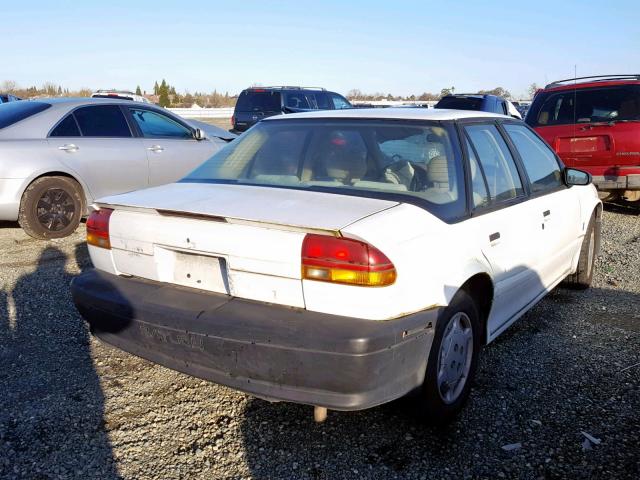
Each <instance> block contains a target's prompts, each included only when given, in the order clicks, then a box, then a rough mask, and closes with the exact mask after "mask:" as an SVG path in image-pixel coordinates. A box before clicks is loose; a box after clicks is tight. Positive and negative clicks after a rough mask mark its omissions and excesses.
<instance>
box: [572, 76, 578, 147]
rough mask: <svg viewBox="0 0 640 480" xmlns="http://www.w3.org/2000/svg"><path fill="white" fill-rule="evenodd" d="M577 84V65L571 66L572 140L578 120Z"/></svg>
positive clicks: (574, 136)
mask: <svg viewBox="0 0 640 480" xmlns="http://www.w3.org/2000/svg"><path fill="white" fill-rule="evenodd" d="M577 82H578V65H577V64H575V63H574V64H573V122H572V123H573V138H576V122H577V121H578V119H577V118H576V113H577V101H578V90H577V88H576V83H577Z"/></svg>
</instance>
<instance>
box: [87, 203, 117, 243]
mask: <svg viewBox="0 0 640 480" xmlns="http://www.w3.org/2000/svg"><path fill="white" fill-rule="evenodd" d="M112 213H113V210H112V209H110V208H101V209H100V210H94V211H93V212H92V213H91V215H89V218H88V219H87V243H88V244H89V245H94V246H96V247H101V248H107V249H111V242H110V241H109V218H110V217H111V214H112Z"/></svg>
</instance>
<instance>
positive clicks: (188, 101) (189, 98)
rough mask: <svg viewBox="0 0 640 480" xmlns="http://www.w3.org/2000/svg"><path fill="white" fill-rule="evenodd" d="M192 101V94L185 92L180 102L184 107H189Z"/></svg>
mask: <svg viewBox="0 0 640 480" xmlns="http://www.w3.org/2000/svg"><path fill="white" fill-rule="evenodd" d="M193 102H194V98H193V95H191V94H190V93H189V92H187V93H186V94H185V95H184V97H183V98H182V103H183V104H184V106H185V107H191V105H193Z"/></svg>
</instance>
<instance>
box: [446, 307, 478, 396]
mask: <svg viewBox="0 0 640 480" xmlns="http://www.w3.org/2000/svg"><path fill="white" fill-rule="evenodd" d="M472 357H473V327H472V326H471V319H469V316H468V315H467V314H466V313H464V312H458V313H456V314H455V315H453V316H452V317H451V318H450V319H449V321H448V323H447V325H446V326H445V328H444V333H443V335H442V342H441V343H440V352H438V370H437V371H438V392H439V393H440V398H442V400H443V401H444V402H445V403H447V404H451V403H454V402H455V401H456V400H457V399H458V398H459V397H460V394H461V393H462V390H464V386H465V385H466V383H467V378H468V377H469V370H470V369H471V360H472Z"/></svg>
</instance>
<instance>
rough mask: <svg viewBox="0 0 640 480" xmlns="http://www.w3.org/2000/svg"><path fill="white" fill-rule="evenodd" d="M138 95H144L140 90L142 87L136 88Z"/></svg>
mask: <svg viewBox="0 0 640 480" xmlns="http://www.w3.org/2000/svg"><path fill="white" fill-rule="evenodd" d="M136 95H142V90H140V85H138V86H137V87H136Z"/></svg>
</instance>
